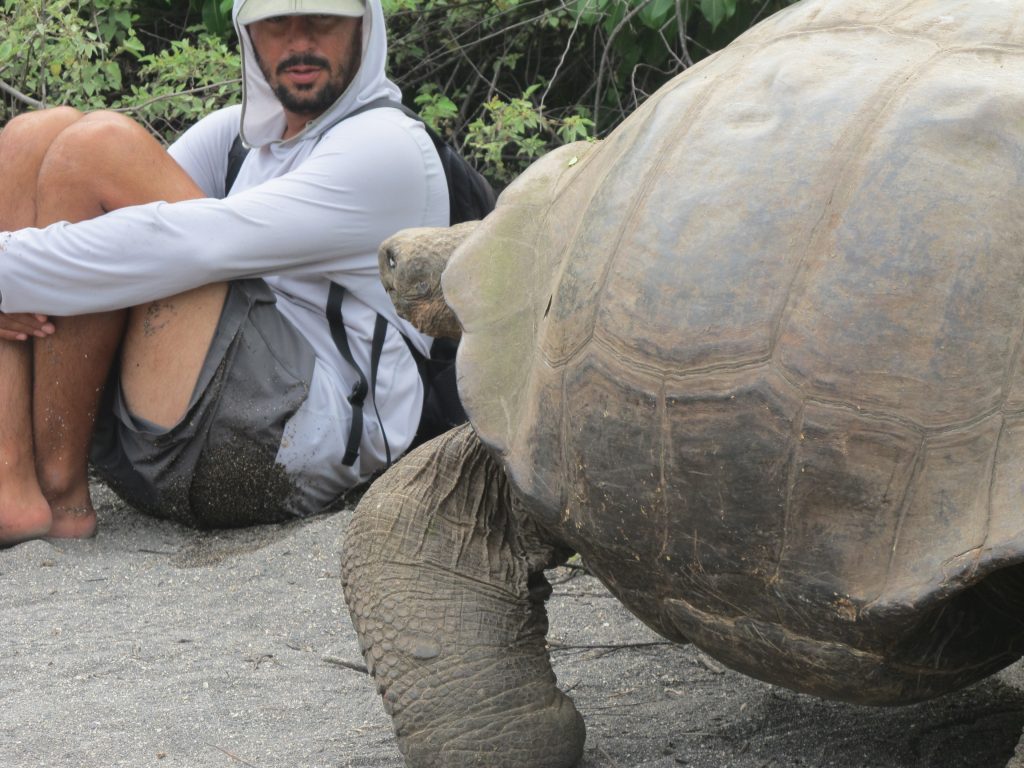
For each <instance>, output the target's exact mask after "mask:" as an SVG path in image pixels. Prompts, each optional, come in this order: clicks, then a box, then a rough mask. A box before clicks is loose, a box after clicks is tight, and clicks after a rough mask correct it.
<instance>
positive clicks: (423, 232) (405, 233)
mask: <svg viewBox="0 0 1024 768" xmlns="http://www.w3.org/2000/svg"><path fill="white" fill-rule="evenodd" d="M478 224H479V222H477V221H467V222H465V223H463V224H456V225H455V226H454V227H421V228H416V229H405V230H402V231H401V232H399V233H398V234H396V235H394V236H392V237H389V238H388V239H387V240H385V241H384V242H383V243H382V244H381V247H380V251H379V253H378V259H379V262H380V276H381V282H383V283H384V288H385V289H386V290H387V292H388V295H389V296H390V297H391V301H392V302H394V304H395V308H396V309H397V310H398V314H399V315H401V316H402V317H404V318H405V319H406V320H408V321H409V322H410V323H412V324H413V325H415V326H416V327H417V328H419V329H420V330H421V331H423V332H424V333H426V334H427V335H428V336H434V337H443V338H449V339H459V338H461V337H462V326H460V325H459V321H458V319H457V318H456V317H455V313H454V312H452V310H451V309H450V308H449V306H448V305H447V304H446V303H445V300H444V295H443V294H442V292H441V273H442V272H443V271H444V268H445V265H447V263H448V257H449V256H450V255H451V254H452V252H453V251H454V250H455V249H456V248H457V247H458V245H459V244H460V243H461V242H462V241H463V240H464V239H465V238H466V236H467V235H468V234H469V233H470V232H472V231H473V230H474V229H476V226H477V225H478Z"/></svg>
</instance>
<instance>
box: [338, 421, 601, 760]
mask: <svg viewBox="0 0 1024 768" xmlns="http://www.w3.org/2000/svg"><path fill="white" fill-rule="evenodd" d="M528 528H529V524H528V523H526V522H525V521H524V520H521V519H518V518H517V516H516V515H514V514H513V513H512V507H511V504H510V503H509V496H508V490H507V486H506V483H505V480H504V477H503V476H502V475H501V473H500V472H499V471H497V467H496V465H495V464H494V462H493V460H492V459H491V458H490V456H489V455H488V454H487V453H486V451H484V450H483V448H481V447H480V445H479V442H478V441H477V439H476V437H475V435H474V434H473V432H472V430H471V429H469V428H460V429H457V430H453V431H452V432H449V433H447V434H446V435H442V436H441V437H440V438H437V440H434V441H432V442H430V443H427V444H426V445H424V446H423V447H421V448H420V449H418V450H417V451H415V452H413V453H412V454H410V455H409V456H408V457H407V458H406V459H403V460H402V461H401V462H399V464H397V465H396V466H395V467H394V468H392V469H391V470H390V471H389V472H388V473H387V474H385V475H384V477H382V478H381V479H380V480H378V481H377V483H376V484H375V485H374V486H373V487H372V488H371V489H370V491H369V492H368V493H367V494H366V496H364V497H363V500H362V502H361V503H360V504H359V507H358V508H357V509H356V512H355V515H354V516H353V519H352V523H351V525H350V526H349V530H348V532H347V533H346V542H345V555H344V559H343V565H342V578H343V581H344V586H345V599H346V601H347V602H348V605H349V610H350V612H351V614H352V620H353V623H354V624H355V627H356V631H357V632H358V634H359V639H360V644H361V646H362V649H363V655H364V657H365V658H366V662H367V665H368V667H369V669H370V671H371V673H372V674H373V676H374V677H375V679H376V681H377V688H378V691H379V692H380V694H381V696H382V698H383V701H384V707H385V709H386V710H387V711H388V713H389V714H391V715H392V717H393V719H394V725H395V733H396V735H397V737H398V743H399V748H400V749H401V751H402V753H403V755H404V756H405V759H406V763H407V765H409V766H411V767H412V768H440V767H441V766H444V768H470V767H471V766H487V768H522V766H530V767H531V768H570V766H572V765H574V764H575V763H576V762H577V761H578V760H579V757H580V755H581V754H582V751H583V740H584V728H583V721H582V719H581V718H580V716H579V714H578V713H577V712H576V708H575V707H574V706H573V704H572V702H571V701H570V700H569V698H568V697H567V696H565V694H563V693H562V692H561V691H560V690H559V689H558V688H557V686H556V685H555V676H554V673H553V672H552V670H551V664H550V661H549V659H548V655H547V648H546V645H545V635H546V633H547V615H546V613H545V610H544V598H545V597H546V595H547V593H548V592H549V588H548V587H547V582H546V581H544V578H543V573H542V571H543V567H544V565H545V564H547V563H548V562H549V561H550V560H551V559H552V558H553V553H554V550H553V548H551V547H546V546H544V545H542V544H539V543H537V542H538V541H539V539H538V537H537V536H536V532H535V531H530V530H528Z"/></svg>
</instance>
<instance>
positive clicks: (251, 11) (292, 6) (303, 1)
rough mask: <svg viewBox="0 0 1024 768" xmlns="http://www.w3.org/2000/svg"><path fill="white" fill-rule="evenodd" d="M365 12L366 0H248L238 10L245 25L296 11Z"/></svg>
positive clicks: (239, 17) (343, 14)
mask: <svg viewBox="0 0 1024 768" xmlns="http://www.w3.org/2000/svg"><path fill="white" fill-rule="evenodd" d="M365 12H366V3H365V1H364V0H247V1H246V3H245V4H244V5H243V6H242V8H241V10H239V12H238V23H239V24H241V25H242V26H245V25H246V24H252V23H253V22H254V21H260V20H261V19H269V18H270V17H271V16H291V15H292V14H296V13H323V14H328V15H331V16H362V15H363V14H364V13H365Z"/></svg>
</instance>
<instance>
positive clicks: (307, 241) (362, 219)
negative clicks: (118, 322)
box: [0, 0, 448, 514]
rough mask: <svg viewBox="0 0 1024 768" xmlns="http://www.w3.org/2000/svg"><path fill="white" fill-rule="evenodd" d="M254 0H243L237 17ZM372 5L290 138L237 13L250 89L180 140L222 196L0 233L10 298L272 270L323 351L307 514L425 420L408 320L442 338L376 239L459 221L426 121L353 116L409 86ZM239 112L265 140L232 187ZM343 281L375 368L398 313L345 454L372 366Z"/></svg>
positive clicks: (6, 305) (55, 296)
mask: <svg viewBox="0 0 1024 768" xmlns="http://www.w3.org/2000/svg"><path fill="white" fill-rule="evenodd" d="M245 2H246V0H235V8H234V16H235V18H236V19H237V16H238V11H239V9H240V8H241V7H242V6H243V5H244V3H245ZM366 8H367V11H366V15H365V16H364V18H363V31H362V34H363V40H362V43H363V44H362V60H361V64H360V67H359V70H358V72H357V73H356V76H355V78H354V80H353V82H352V83H351V84H350V85H349V87H348V88H347V89H346V91H345V92H344V94H342V95H341V97H339V99H338V100H337V101H336V102H335V103H334V104H333V105H332V106H331V107H330V108H329V109H328V110H327V111H326V112H325V113H324V114H323V115H321V116H320V117H318V118H317V119H315V120H313V121H312V122H310V123H309V124H308V125H307V126H306V128H305V129H304V130H303V131H302V132H301V133H299V134H298V135H296V136H293V137H291V138H289V139H288V140H287V141H282V140H280V137H281V135H282V134H283V133H284V129H285V118H284V111H283V109H282V108H281V105H280V103H279V102H278V100H277V98H276V96H275V95H274V94H273V92H272V90H271V89H270V87H269V85H268V84H267V82H266V80H265V78H264V77H263V74H262V72H261V71H260V68H259V66H258V64H257V63H256V59H255V55H254V53H253V50H252V45H251V43H250V41H249V35H248V33H247V32H246V31H245V30H244V29H238V32H239V39H240V40H241V43H242V59H243V67H242V68H243V75H244V90H243V105H242V106H241V107H228V108H226V109H223V110H219V111H218V112H215V113H213V114H211V115H209V116H207V117H206V118H204V119H203V120H201V121H200V122H198V123H197V124H196V125H195V126H193V127H192V128H190V129H189V130H188V131H186V132H185V134H184V135H182V137H181V138H180V139H179V140H178V141H177V142H175V144H174V145H173V146H172V147H171V148H170V154H171V155H172V157H174V159H175V160H176V161H177V162H178V163H179V164H180V165H181V166H182V168H184V169H185V171H186V172H187V173H188V174H189V175H190V176H191V177H192V179H193V180H194V181H195V183H196V184H197V185H198V186H199V187H200V188H201V189H202V190H203V191H204V193H205V194H206V195H208V197H205V198H202V199H198V200H188V201H184V202H178V203H162V202H157V203H151V204H147V205H140V206H132V207H129V208H122V209H119V210H116V211H112V212H110V213H108V214H105V215H103V216H100V217H98V218H96V219H91V220H88V221H83V222H79V223H75V224H68V223H66V222H59V223H56V224H53V225H51V226H49V227H46V228H45V229H32V228H28V229H22V230H18V231H16V232H4V233H0V311H3V312H38V313H43V314H51V315H56V316H67V315H77V314H84V313H90V312H100V311H106V310H112V309H119V308H123V307H130V306H135V305H138V304H143V303H146V302H149V301H152V300H155V299H159V298H164V297H167V296H172V295H175V294H177V293H181V292H182V291H186V290H190V289H192V288H196V287H198V286H200V285H205V284H209V283H213V282H220V281H226V280H232V279H236V278H244V277H263V278H264V279H265V280H266V282H267V284H268V285H269V286H270V288H271V289H272V290H273V291H274V293H275V295H276V297H277V307H278V309H279V311H280V312H281V313H282V314H283V315H284V316H285V317H286V318H288V320H290V321H291V322H292V323H293V324H294V325H295V326H296V328H298V329H299V331H300V332H301V333H302V334H303V335H304V336H305V337H306V338H307V339H308V340H309V342H310V344H311V345H312V346H313V349H314V351H315V353H316V357H317V361H316V366H315V370H314V374H313V379H312V382H311V385H310V392H309V396H308V397H307V399H306V401H305V403H304V404H303V405H302V406H301V407H300V408H299V410H298V412H297V413H296V414H295V415H294V416H293V417H292V418H291V420H290V421H289V422H288V424H287V425H286V427H285V433H284V436H283V439H282V444H281V447H280V450H279V452H278V455H277V461H278V463H280V464H282V465H283V466H284V467H285V469H286V470H287V471H288V473H289V475H290V476H291V477H292V478H293V480H295V482H296V483H297V485H298V486H299V487H300V488H301V489H302V491H303V493H302V494H299V495H298V496H297V497H296V502H295V503H296V504H297V507H296V508H295V509H293V510H291V511H292V512H293V513H295V514H311V513H314V512H318V511H321V510H322V509H324V508H325V507H326V506H327V505H329V504H330V503H331V502H332V501H333V500H334V499H335V498H337V496H338V495H339V494H341V493H343V492H344V491H345V490H346V489H347V488H349V487H351V486H352V485H355V484H356V483H358V482H360V481H362V480H365V479H366V478H368V477H369V476H370V475H372V474H373V473H374V472H376V471H377V470H379V469H381V468H382V467H383V466H384V465H385V455H386V452H385V435H386V439H387V444H388V447H389V448H390V452H391V455H392V457H394V456H397V455H398V454H400V453H401V452H402V451H404V450H405V449H406V448H407V447H408V445H409V443H410V442H411V441H412V439H413V437H414V436H415V431H416V427H417V425H418V423H419V416H420V410H421V407H422V398H423V393H422V385H421V382H420V379H419V374H418V371H417V368H416V365H415V363H414V361H413V359H412V355H411V354H410V353H409V351H408V349H407V348H406V345H405V342H404V341H403V340H402V338H401V335H400V333H399V331H401V332H402V333H404V334H405V335H406V336H408V337H409V338H410V339H411V340H412V341H413V343H414V344H415V345H416V346H417V347H418V348H419V349H420V350H421V351H422V352H426V351H427V350H428V345H429V341H430V340H429V338H428V337H425V336H423V335H421V334H419V333H418V332H417V331H415V329H413V328H412V326H410V325H409V324H408V323H407V322H405V321H404V320H402V319H400V318H399V317H398V316H397V314H396V313H395V310H394V307H393V306H392V304H391V301H390V300H389V298H388V296H387V293H386V292H385V291H384V288H383V286H382V285H381V282H380V274H379V271H378V267H377V248H378V246H379V244H380V243H381V242H382V241H383V240H384V239H386V238H387V237H389V236H390V235H392V234H394V233H395V232H397V231H398V230H399V229H403V228H406V227H420V226H445V225H447V224H448V192H447V183H446V181H445V176H444V170H443V168H442V166H441V163H440V160H439V159H438V156H437V152H436V150H435V149H434V146H433V143H432V142H431V140H430V138H429V136H428V135H427V134H426V132H425V131H424V130H423V127H422V125H421V124H420V123H418V122H416V121H415V120H412V119H410V118H408V117H407V116H406V115H405V114H403V113H402V112H401V111H399V110H396V109H390V108H377V109H370V110H367V111H365V112H362V113H360V114H358V115H354V116H352V117H351V118H349V119H344V118H345V116H346V115H348V114H350V113H351V112H353V111H354V110H356V109H358V108H359V107H360V106H362V105H364V104H367V103H369V102H372V101H376V100H378V99H380V98H382V97H390V98H391V99H393V100H395V101H398V100H400V93H399V90H398V88H397V86H395V85H394V84H393V83H391V82H390V81H389V80H388V79H387V77H386V75H385V63H386V58H387V42H386V37H385V29H384V18H383V13H382V11H381V7H380V2H379V0H367V2H366ZM236 28H237V21H236ZM240 128H241V134H242V137H243V140H244V141H245V143H246V144H247V145H248V146H250V147H251V148H252V149H251V151H250V152H249V154H248V155H247V157H246V159H245V161H244V163H243V164H242V167H241V169H240V171H239V173H238V177H237V180H236V181H235V183H234V185H233V187H232V189H231V193H230V195H229V196H227V197H224V194H225V190H224V177H225V173H226V171H227V156H228V151H229V148H230V146H231V144H232V142H233V140H234V138H235V136H236V135H238V133H239V130H240ZM332 281H333V282H337V283H340V284H341V285H343V286H344V287H345V289H346V296H345V300H344V304H343V314H344V321H345V327H346V330H347V333H348V340H349V345H350V347H351V350H352V354H353V357H354V359H355V362H356V364H357V365H358V366H359V367H360V368H361V369H362V370H363V371H364V372H368V371H369V366H370V362H369V358H370V342H371V338H372V334H373V327H374V323H375V320H376V316H377V314H378V313H380V314H381V315H383V316H384V317H385V318H386V319H387V320H388V321H389V332H388V335H387V338H386V341H385V345H384V349H383V352H382V355H381V359H380V363H379V366H378V372H377V382H376V389H375V392H374V393H371V395H370V396H368V397H367V401H366V404H365V414H366V418H365V419H364V429H363V436H362V442H361V445H360V450H359V458H358V459H357V460H356V463H355V465H353V466H351V467H344V466H342V464H341V457H342V455H343V454H344V452H345V444H346V441H347V439H348V432H349V428H350V425H351V418H352V413H351V406H350V405H349V403H348V401H347V399H346V397H347V395H348V394H349V392H351V391H352V387H353V385H354V384H355V383H356V381H358V378H359V374H358V373H357V372H356V371H353V370H352V369H351V367H350V366H349V365H348V364H346V363H345V361H344V360H343V359H342V358H341V355H340V354H339V352H338V350H337V348H336V346H335V344H334V341H333V340H332V338H331V334H330V329H329V326H328V323H327V318H326V314H325V309H326V304H327V294H328V290H329V286H330V283H331V282H332ZM374 398H375V402H374ZM375 406H376V407H375ZM378 413H379V415H380V420H379V422H378V419H377V414H378ZM382 430H383V434H382Z"/></svg>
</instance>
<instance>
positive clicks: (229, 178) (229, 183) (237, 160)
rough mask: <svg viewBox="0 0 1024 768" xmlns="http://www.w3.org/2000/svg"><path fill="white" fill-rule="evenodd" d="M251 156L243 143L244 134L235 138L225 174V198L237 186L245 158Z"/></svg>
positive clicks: (229, 151) (229, 152)
mask: <svg viewBox="0 0 1024 768" xmlns="http://www.w3.org/2000/svg"><path fill="white" fill-rule="evenodd" d="M248 154H249V148H248V147H247V146H245V144H243V143H242V134H238V135H237V136H235V140H234V142H232V144H231V149H229V150H228V171H227V173H225V174H224V196H225V197H227V194H228V192H230V191H231V188H232V187H233V186H234V185H235V179H237V178H238V172H239V171H240V170H241V169H242V162H243V161H244V160H245V156H246V155H248Z"/></svg>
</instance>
